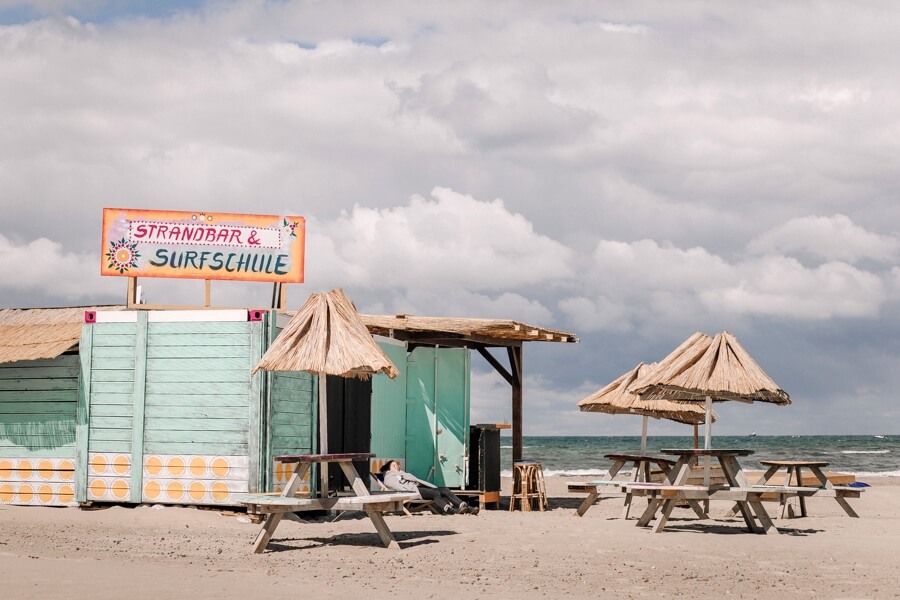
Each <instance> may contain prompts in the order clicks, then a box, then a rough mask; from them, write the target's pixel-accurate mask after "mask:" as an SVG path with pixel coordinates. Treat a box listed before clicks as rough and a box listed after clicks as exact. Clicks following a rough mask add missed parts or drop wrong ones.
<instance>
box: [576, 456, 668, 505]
mask: <svg viewBox="0 0 900 600" xmlns="http://www.w3.org/2000/svg"><path fill="white" fill-rule="evenodd" d="M604 458H608V459H610V460H611V461H613V464H612V466H611V467H610V468H609V470H608V471H607V472H606V473H605V474H604V475H603V476H602V477H600V479H595V480H594V481H590V482H572V483H570V484H569V485H568V490H569V492H572V493H585V492H587V494H588V495H587V497H586V498H585V499H584V501H583V502H582V503H581V505H580V506H579V507H578V509H577V510H576V511H575V514H576V515H577V516H579V517H581V516H584V513H586V512H587V511H588V509H589V508H590V507H591V506H593V504H594V502H596V501H597V499H598V498H599V497H600V492H601V490H606V489H609V488H616V487H617V488H619V489H618V490H612V494H613V495H614V496H625V504H624V506H623V507H622V517H623V518H625V519H627V518H628V513H629V511H630V510H631V500H632V495H631V494H630V493H629V492H628V491H627V488H626V487H625V486H626V485H627V484H629V483H634V482H637V481H650V480H651V479H652V478H653V476H654V475H657V474H661V475H667V474H668V473H669V471H670V470H671V468H672V465H674V464H675V461H674V460H672V459H670V458H667V457H664V456H651V455H649V454H621V453H614V454H604ZM628 463H631V475H630V476H629V477H628V478H620V479H618V480H617V479H615V477H616V475H618V474H619V471H621V470H622V468H623V467H624V466H625V465H626V464H628ZM653 465H656V466H657V468H656V469H654V468H653Z"/></svg>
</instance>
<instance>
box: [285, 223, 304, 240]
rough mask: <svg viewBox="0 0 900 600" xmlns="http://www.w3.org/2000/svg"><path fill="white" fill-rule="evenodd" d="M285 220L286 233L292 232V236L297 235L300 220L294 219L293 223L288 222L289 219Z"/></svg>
mask: <svg viewBox="0 0 900 600" xmlns="http://www.w3.org/2000/svg"><path fill="white" fill-rule="evenodd" d="M283 221H284V230H285V233H287V232H290V234H291V237H297V226H298V225H300V221H294V222H293V223H290V222H288V220H287V219H283Z"/></svg>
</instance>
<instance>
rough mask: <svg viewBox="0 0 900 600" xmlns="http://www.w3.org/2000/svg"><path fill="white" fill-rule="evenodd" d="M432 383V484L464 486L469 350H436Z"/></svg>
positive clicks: (466, 461) (467, 426)
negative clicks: (434, 450)
mask: <svg viewBox="0 0 900 600" xmlns="http://www.w3.org/2000/svg"><path fill="white" fill-rule="evenodd" d="M435 382H436V390H437V391H436V397H437V411H436V423H437V427H436V429H435V434H436V435H435V440H436V445H437V456H436V458H437V460H436V462H435V469H436V471H437V477H436V483H439V484H440V485H445V486H447V487H453V488H464V487H465V486H466V478H467V469H468V459H467V456H466V455H467V454H468V453H467V449H468V447H469V351H468V350H466V349H464V348H439V349H437V350H436V353H435Z"/></svg>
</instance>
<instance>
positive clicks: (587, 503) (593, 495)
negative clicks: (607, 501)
mask: <svg viewBox="0 0 900 600" xmlns="http://www.w3.org/2000/svg"><path fill="white" fill-rule="evenodd" d="M599 496H600V491H599V490H598V489H597V487H596V486H595V487H594V491H593V492H590V493H589V494H588V497H587V498H585V499H584V502H582V503H581V505H580V506H579V507H578V510H576V511H575V514H576V515H578V516H579V517H581V516H584V513H586V512H587V511H588V509H589V508H590V507H591V506H593V505H594V502H596V500H597V498H598V497H599Z"/></svg>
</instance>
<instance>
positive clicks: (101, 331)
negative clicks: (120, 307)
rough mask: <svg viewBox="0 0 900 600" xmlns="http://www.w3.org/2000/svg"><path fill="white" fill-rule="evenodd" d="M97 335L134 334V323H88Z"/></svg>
mask: <svg viewBox="0 0 900 600" xmlns="http://www.w3.org/2000/svg"><path fill="white" fill-rule="evenodd" d="M88 327H90V328H91V329H93V330H94V335H95V337H97V336H115V335H134V332H135V327H136V323H133V322H132V323H95V324H93V325H88Z"/></svg>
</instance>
